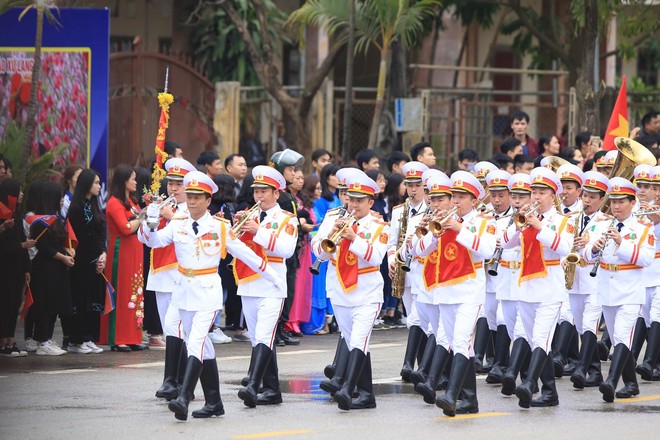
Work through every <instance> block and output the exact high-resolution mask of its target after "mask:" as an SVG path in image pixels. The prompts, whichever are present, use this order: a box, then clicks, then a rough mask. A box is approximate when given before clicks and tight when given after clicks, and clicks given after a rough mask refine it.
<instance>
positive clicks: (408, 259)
mask: <svg viewBox="0 0 660 440" xmlns="http://www.w3.org/2000/svg"><path fill="white" fill-rule="evenodd" d="M430 212H431V207H430V206H429V207H427V208H426V211H424V212H420V213H419V214H416V215H428V214H429V213H430ZM407 229H408V228H406V230H407ZM416 231H417V230H415V232H416ZM405 241H408V237H406V240H405ZM405 241H404V243H405ZM397 252H398V249H397ZM412 259H413V256H412V253H410V252H409V253H408V256H407V257H406V261H405V262H404V263H403V265H402V266H401V270H402V271H404V272H410V264H411V263H412Z"/></svg>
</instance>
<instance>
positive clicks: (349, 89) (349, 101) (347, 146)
mask: <svg viewBox="0 0 660 440" xmlns="http://www.w3.org/2000/svg"><path fill="white" fill-rule="evenodd" d="M354 52H355V0H350V5H349V13H348V47H347V50H346V92H345V93H346V94H345V96H344V134H343V136H342V142H341V146H342V156H343V158H344V163H347V162H348V161H349V160H350V152H351V149H352V145H353V65H354V64H355V54H354Z"/></svg>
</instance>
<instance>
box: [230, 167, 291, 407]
mask: <svg viewBox="0 0 660 440" xmlns="http://www.w3.org/2000/svg"><path fill="white" fill-rule="evenodd" d="M252 177H254V183H253V184H252V187H253V188H254V200H255V201H256V202H257V203H259V208H258V213H257V216H256V218H250V219H247V220H246V219H244V218H243V216H242V215H241V214H244V213H238V214H237V218H236V220H235V221H243V225H242V227H241V234H242V235H241V237H240V240H241V241H242V242H243V243H245V244H246V245H247V246H248V247H249V248H250V249H252V250H253V251H254V252H255V253H256V254H257V255H259V256H260V257H261V258H262V261H263V262H262V267H266V266H268V267H271V268H273V270H274V271H275V272H276V273H277V275H278V278H281V279H286V274H287V267H286V265H285V262H284V260H286V259H287V258H289V257H291V255H293V253H294V251H295V249H296V243H297V240H298V219H297V218H296V216H295V215H294V214H292V213H290V212H287V211H284V210H283V209H282V208H280V206H279V205H278V204H277V200H278V198H279V196H280V190H284V189H285V188H286V181H285V180H284V177H283V176H282V174H280V172H279V171H277V170H276V169H275V168H271V167H267V166H264V165H259V166H256V167H254V168H253V169H252ZM239 216H240V218H239ZM247 263H248V261H243V259H242V258H241V257H236V259H235V261H234V277H235V278H236V284H237V285H238V295H239V296H240V297H241V301H242V304H243V314H244V316H245V322H246V324H247V328H248V333H249V335H250V342H251V343H252V356H251V359H250V368H249V372H248V376H249V378H248V383H247V385H246V386H244V387H243V388H241V389H240V390H239V391H238V397H240V398H241V399H242V400H243V403H244V404H245V405H246V406H248V407H250V408H254V407H256V405H273V404H278V403H282V392H281V391H280V381H279V377H278V369H277V355H276V352H275V345H274V340H275V334H276V333H277V330H278V320H279V318H280V314H281V313H282V307H283V306H284V300H285V298H286V291H283V290H282V289H279V288H274V287H275V286H273V285H272V281H271V280H269V279H265V278H263V277H262V276H261V275H260V273H259V272H258V271H255V270H254V268H253V267H251V266H250V265H248V264H247ZM262 380H263V393H262V394H261V395H258V390H259V386H260V385H261V382H262Z"/></svg>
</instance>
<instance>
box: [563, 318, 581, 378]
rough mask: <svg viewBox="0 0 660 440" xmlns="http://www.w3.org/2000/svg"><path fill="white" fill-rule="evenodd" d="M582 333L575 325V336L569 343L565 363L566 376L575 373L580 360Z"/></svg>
mask: <svg viewBox="0 0 660 440" xmlns="http://www.w3.org/2000/svg"><path fill="white" fill-rule="evenodd" d="M579 347H580V335H579V334H578V331H577V328H576V327H575V326H573V337H571V342H570V344H568V351H567V352H566V365H564V376H569V377H570V375H571V374H573V373H575V369H576V368H577V364H578V361H579V360H580V349H579Z"/></svg>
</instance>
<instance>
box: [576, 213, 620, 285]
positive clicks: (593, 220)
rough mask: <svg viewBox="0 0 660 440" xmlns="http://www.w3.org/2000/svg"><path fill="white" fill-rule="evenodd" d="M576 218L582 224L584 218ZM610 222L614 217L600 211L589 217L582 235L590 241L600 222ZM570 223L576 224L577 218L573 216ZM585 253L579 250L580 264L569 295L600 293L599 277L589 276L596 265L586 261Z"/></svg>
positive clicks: (580, 216)
mask: <svg viewBox="0 0 660 440" xmlns="http://www.w3.org/2000/svg"><path fill="white" fill-rule="evenodd" d="M576 216H577V217H579V218H580V220H579V221H578V223H582V218H583V217H582V215H577V214H576ZM608 220H609V221H610V222H611V221H612V216H609V215H607V214H603V213H602V212H600V211H597V212H595V213H594V214H592V215H590V216H589V222H588V223H587V225H586V227H585V228H584V230H583V231H581V233H580V235H581V236H583V237H585V236H586V237H587V239H590V238H591V235H592V232H593V229H594V228H595V226H596V224H597V223H599V222H606V223H607V222H608ZM569 222H572V223H573V224H575V216H572V217H571V219H570V220H569ZM579 228H580V229H582V226H581V225H580V226H579ZM583 252H584V249H580V250H578V254H579V255H580V262H579V263H578V266H577V267H576V268H575V281H574V282H573V288H572V289H570V290H569V291H568V293H571V294H574V295H592V294H595V293H598V277H592V276H591V275H589V273H590V272H591V269H593V268H594V264H593V263H588V262H587V261H586V260H585V259H584V257H583V256H582V253H583Z"/></svg>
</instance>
